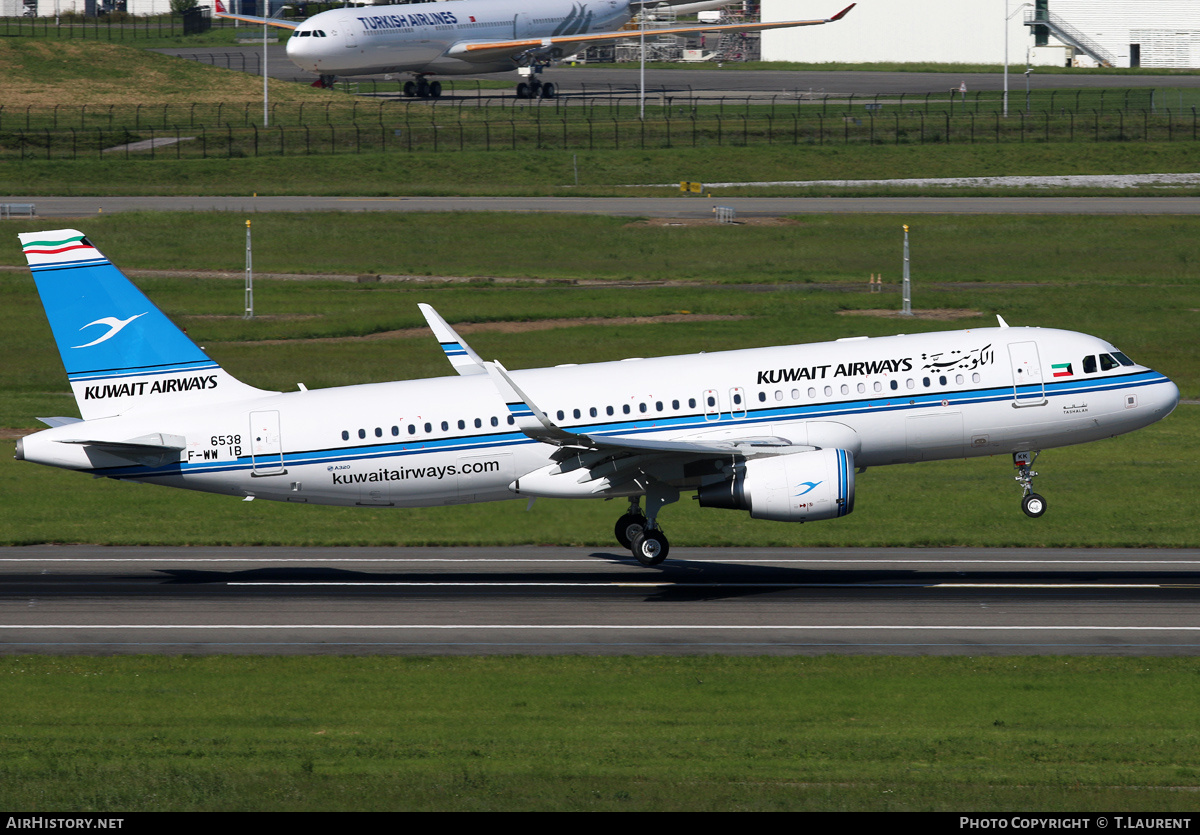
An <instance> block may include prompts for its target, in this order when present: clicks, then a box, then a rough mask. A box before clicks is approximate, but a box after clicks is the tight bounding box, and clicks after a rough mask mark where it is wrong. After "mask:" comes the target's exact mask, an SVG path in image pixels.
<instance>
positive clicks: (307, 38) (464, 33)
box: [217, 0, 856, 98]
mask: <svg viewBox="0 0 1200 835" xmlns="http://www.w3.org/2000/svg"><path fill="white" fill-rule="evenodd" d="M641 5H642V3H641V2H640V0H520V2H517V3H514V2H512V0H457V1H456V2H453V3H410V4H406V5H400V6H365V7H362V8H350V9H331V10H330V11H327V12H321V13H320V14H317V15H313V16H312V17H310V18H308V19H307V20H305V21H303V22H300V23H296V22H293V21H288V20H281V19H279V18H274V17H255V16H253V15H241V14H229V13H227V12H226V11H225V7H224V4H223V3H222V2H221V0H217V17H224V18H230V19H233V20H241V21H245V22H247V23H261V24H264V25H266V26H277V27H280V28H283V29H294V30H295V31H294V32H293V34H292V36H291V37H290V38H288V42H287V54H288V58H290V59H291V60H292V63H294V64H295V65H296V66H298V67H300V69H302V70H306V71H308V72H312V73H316V74H317V75H319V76H320V77H321V80H320V81H319V82H318V84H320V85H322V86H330V85H332V83H333V79H334V77H335V76H339V75H375V74H378V73H399V72H408V73H412V74H413V75H414V76H416V79H415V80H414V81H410V82H408V84H406V85H405V94H406V95H409V96H414V95H415V96H420V97H422V98H425V97H427V96H428V97H431V98H437V97H438V96H440V95H441V94H442V85H441V83H440V82H437V81H433V82H430V81H429V80H428V78H427V76H430V75H476V74H478V73H492V72H507V71H509V70H514V69H516V70H520V71H522V75H523V76H524V77H525V79H526V80H524V81H522V82H521V83H520V84H518V85H517V97H518V98H552V97H553V96H554V85H553V84H552V83H550V82H543V81H541V80H540V79H538V77H537V73H539V72H540V71H541V69H542V67H543V66H545V64H547V63H548V62H549V61H551V60H553V59H556V58H562V57H564V56H566V55H573V54H575V53H577V52H580V51H581V50H583V49H585V48H587V47H588V46H590V45H592V44H595V43H600V42H603V41H610V40H615V39H617V38H629V37H632V36H633V35H634V34H636V32H634V31H628V30H625V31H622V30H621V27H623V26H624V25H625V24H626V23H628V22H629V20H630V19H631V18H632V17H633V14H634V7H635V6H641ZM648 5H649V4H648ZM654 5H657V3H655V4H654ZM689 5H694V4H689ZM855 5H856V4H853V3H852V4H851V5H849V6H847V7H846V8H845V9H843V10H842V11H840V12H838V13H837V14H835V15H834V16H833V17H831V18H827V19H824V20H788V21H777V22H773V23H736V24H732V23H727V24H707V25H699V26H677V27H670V28H667V29H661V28H656V29H653V30H651V31H652V32H653V34H655V35H656V36H657V35H662V34H669V35H691V34H700V33H702V32H759V31H762V30H764V29H787V28H791V27H794V26H818V25H820V24H822V23H832V22H833V21H835V20H840V19H841V18H842V17H843V16H844V15H845V14H846V13H847V12H849V11H850V9H852V8H854V6H855Z"/></svg>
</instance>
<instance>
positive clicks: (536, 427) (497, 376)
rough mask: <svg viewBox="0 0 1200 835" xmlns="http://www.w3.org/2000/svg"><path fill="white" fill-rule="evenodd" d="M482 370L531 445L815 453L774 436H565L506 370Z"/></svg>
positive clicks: (492, 366)
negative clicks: (668, 437)
mask: <svg viewBox="0 0 1200 835" xmlns="http://www.w3.org/2000/svg"><path fill="white" fill-rule="evenodd" d="M483 366H484V368H485V369H486V370H487V373H488V374H489V375H490V376H491V378H492V382H493V383H494V384H495V385H496V389H497V390H498V391H499V392H500V394H501V396H502V397H503V398H504V404H505V406H507V407H508V412H509V414H510V415H512V416H513V418H514V420H515V422H516V426H517V428H518V429H520V430H521V432H522V433H524V434H525V435H526V436H528V437H530V438H532V439H533V440H535V441H541V442H542V443H546V444H553V445H554V446H560V447H571V448H574V449H573V451H574V452H578V451H579V450H580V449H591V450H597V451H606V452H609V453H622V452H624V453H634V454H638V453H667V454H671V453H674V454H680V455H685V456H689V457H691V456H699V457H702V458H706V457H711V456H714V455H717V456H729V455H741V456H743V457H747V458H752V457H754V456H756V455H783V454H786V453H790V452H800V451H802V450H807V449H815V447H812V446H809V445H807V444H801V445H796V444H793V443H792V442H791V441H789V440H788V439H787V438H780V437H775V436H745V437H738V438H722V439H720V440H709V439H696V440H683V441H668V440H659V439H647V438H633V437H627V436H624V435H586V434H582V433H577V432H569V431H567V430H565V429H562V428H560V427H559V426H558V425H557V424H555V423H554V422H553V421H552V420H550V418H549V417H548V416H547V415H546V413H545V412H543V411H542V410H541V409H539V408H538V407H537V406H536V405H534V403H533V401H531V400H530V399H529V396H528V395H527V394H525V392H523V391H521V389H520V388H518V387H517V384H516V383H514V382H513V380H512V377H510V376H509V375H508V370H507V369H505V367H504V366H503V365H501V364H500V363H499V362H485V363H484V364H483Z"/></svg>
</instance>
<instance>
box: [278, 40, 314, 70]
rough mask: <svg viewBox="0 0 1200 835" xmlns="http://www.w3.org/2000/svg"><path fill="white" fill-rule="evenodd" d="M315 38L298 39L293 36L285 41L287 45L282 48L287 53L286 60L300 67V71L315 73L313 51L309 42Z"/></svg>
mask: <svg viewBox="0 0 1200 835" xmlns="http://www.w3.org/2000/svg"><path fill="white" fill-rule="evenodd" d="M313 40H316V39H315V38H298V37H296V35H295V34H294V33H293V35H292V36H291V37H290V38H288V39H287V44H286V45H285V46H284V51H285V52H286V53H287V57H288V60H289V61H291V62H292V63H293V64H295V65H296V66H297V67H300V69H302V70H310V71H313V72H315V71H316V62H315V61H314V60H313V49H312V48H311V46H312V44H311V41H313Z"/></svg>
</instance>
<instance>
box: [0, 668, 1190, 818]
mask: <svg viewBox="0 0 1200 835" xmlns="http://www.w3.org/2000/svg"><path fill="white" fill-rule="evenodd" d="M1196 675H1197V666H1196V664H1195V662H1194V661H1193V660H1190V659H1173V660H1168V659H1092V658H1082V659H1081V658H1050V657H1047V658H1040V659H1010V658H993V659H987V658H837V657H823V658H792V659H772V658H726V659H721V658H645V659H639V658H608V659H606V658H599V659H593V658H570V657H568V658H511V657H510V658H500V657H498V658H457V659H456V658H442V659H430V658H310V659H304V658H186V657H184V658H148V657H142V658H137V657H133V658H111V659H99V658H98V659H88V658H52V657H9V658H5V659H2V660H0V699H3V702H4V704H5V726H4V729H3V730H2V731H0V806H3V807H4V808H5V809H8V810H9V811H21V812H51V811H52V812H57V813H65V812H82V811H122V812H136V811H143V810H146V811H151V810H153V811H158V810H167V809H170V810H210V811H212V810H247V811H251V810H252V811H273V810H285V809H286V810H290V811H307V810H313V811H315V810H341V809H345V810H350V809H353V810H471V811H485V810H489V811H490V810H495V811H499V810H575V811H583V810H610V811H617V810H624V811H635V810H651V809H654V810H675V809H678V810H688V811H700V810H713V811H718V810H720V811H731V810H745V811H750V810H762V811H766V810H797V811H798V810H847V809H856V810H873V811H916V810H929V811H963V810H966V809H970V810H973V811H979V812H985V811H988V812H991V811H1021V812H1029V811H1034V810H1038V811H1079V810H1087V809H1102V810H1104V811H1106V812H1120V811H1135V810H1137V811H1147V810H1153V811H1156V812H1167V811H1181V812H1186V811H1191V810H1192V809H1194V791H1195V789H1196V787H1197V785H1198V783H1200V781H1198V779H1197V777H1198V773H1200V772H1198V769H1197V766H1196V761H1197V757H1198V756H1200V749H1198V745H1200V733H1198V731H1200V727H1198V725H1197V719H1196V717H1197V708H1200V704H1197V696H1196V692H1197V688H1196V687H1195V678H1196ZM185 703H186V705H187V710H186V712H183V711H181V710H180V706H181V704H185Z"/></svg>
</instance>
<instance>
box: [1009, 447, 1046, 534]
mask: <svg viewBox="0 0 1200 835" xmlns="http://www.w3.org/2000/svg"><path fill="white" fill-rule="evenodd" d="M1040 454H1041V452H1040V451H1035V452H1033V453H1032V454H1031V453H1028V452H1014V453H1013V466H1014V467H1016V468H1017V474H1016V476H1014V478H1016V480H1017V483H1018V484H1020V485H1021V510H1023V511H1024V512H1025V515H1026V516H1028V517H1030V518H1032V519H1036V518H1038V517H1039V516H1041V515H1042V514H1043V513H1045V512H1046V500H1045V499H1044V498H1042V497H1041V496H1039V495H1038V494H1037V493H1035V492H1033V477H1034V476H1036V475H1037V473H1035V472H1034V471H1033V462H1034V461H1036V460H1037V457H1038V455H1040Z"/></svg>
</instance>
